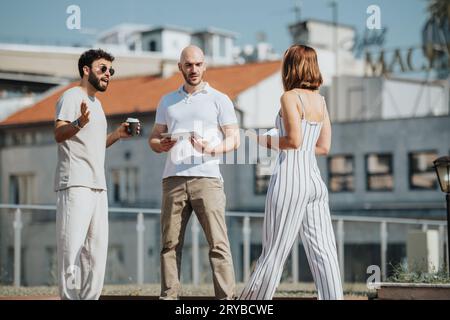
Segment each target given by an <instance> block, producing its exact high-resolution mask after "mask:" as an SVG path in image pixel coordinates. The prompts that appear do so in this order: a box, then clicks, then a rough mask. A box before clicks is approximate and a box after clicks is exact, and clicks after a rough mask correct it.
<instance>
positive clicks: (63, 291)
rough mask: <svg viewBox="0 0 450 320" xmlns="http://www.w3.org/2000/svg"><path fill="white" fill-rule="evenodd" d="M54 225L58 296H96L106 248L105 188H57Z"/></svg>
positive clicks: (103, 268) (102, 278)
mask: <svg viewBox="0 0 450 320" xmlns="http://www.w3.org/2000/svg"><path fill="white" fill-rule="evenodd" d="M56 229H57V230H56V236H57V255H58V280H59V295H60V297H61V299H64V300H66V299H69V300H96V299H98V298H99V297H100V294H101V292H102V288H103V280H104V277H105V268H106V256H107V250H108V198H107V194H106V191H104V190H93V189H90V188H85V187H70V188H67V189H64V190H61V191H58V194H57V204H56Z"/></svg>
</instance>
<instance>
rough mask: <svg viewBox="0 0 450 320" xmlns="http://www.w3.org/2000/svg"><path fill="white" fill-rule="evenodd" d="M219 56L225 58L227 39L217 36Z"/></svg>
mask: <svg viewBox="0 0 450 320" xmlns="http://www.w3.org/2000/svg"><path fill="white" fill-rule="evenodd" d="M219 56H220V57H222V58H225V57H226V56H227V38H226V37H224V36H219Z"/></svg>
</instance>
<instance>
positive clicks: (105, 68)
mask: <svg viewBox="0 0 450 320" xmlns="http://www.w3.org/2000/svg"><path fill="white" fill-rule="evenodd" d="M97 70H100V71H101V72H102V73H105V72H106V70H108V67H107V66H105V65H102V66H101V67H98V68H97ZM115 72H116V71H115V70H114V69H113V68H112V67H111V68H109V74H110V75H111V77H112V76H113V75H114V73H115Z"/></svg>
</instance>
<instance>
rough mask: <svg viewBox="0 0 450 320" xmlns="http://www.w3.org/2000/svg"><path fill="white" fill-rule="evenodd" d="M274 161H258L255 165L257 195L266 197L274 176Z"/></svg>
mask: <svg viewBox="0 0 450 320" xmlns="http://www.w3.org/2000/svg"><path fill="white" fill-rule="evenodd" d="M273 162H275V161H273V159H270V158H269V159H264V160H258V163H257V164H256V165H255V189H254V190H255V194H256V195H264V194H266V193H267V189H268V188H269V181H270V176H271V175H272V171H273V166H272V163H273Z"/></svg>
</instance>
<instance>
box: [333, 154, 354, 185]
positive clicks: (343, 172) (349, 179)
mask: <svg viewBox="0 0 450 320" xmlns="http://www.w3.org/2000/svg"><path fill="white" fill-rule="evenodd" d="M354 171H355V162H354V158H353V156H351V155H334V156H331V157H329V158H328V188H329V189H330V191H332V192H345V191H354V190H355V184H354V179H355V178H354Z"/></svg>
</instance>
